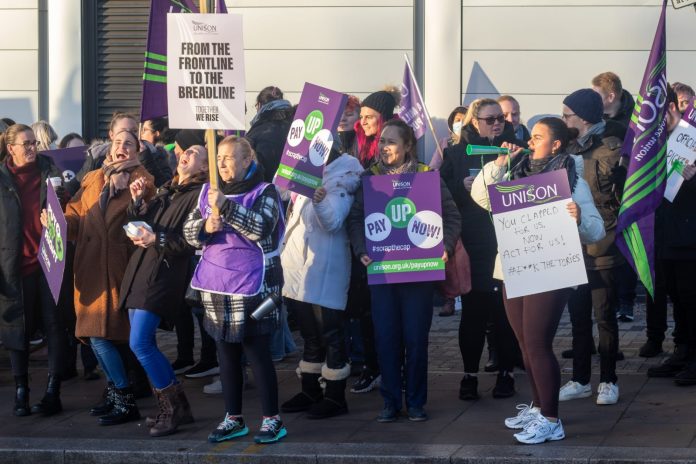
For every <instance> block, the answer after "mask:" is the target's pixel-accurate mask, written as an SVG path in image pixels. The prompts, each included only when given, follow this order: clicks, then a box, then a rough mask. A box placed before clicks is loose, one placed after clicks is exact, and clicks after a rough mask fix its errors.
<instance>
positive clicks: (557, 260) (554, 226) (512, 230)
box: [488, 169, 587, 298]
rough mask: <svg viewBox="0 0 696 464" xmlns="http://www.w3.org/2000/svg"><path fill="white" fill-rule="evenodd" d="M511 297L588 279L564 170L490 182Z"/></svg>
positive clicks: (544, 290) (499, 241)
mask: <svg viewBox="0 0 696 464" xmlns="http://www.w3.org/2000/svg"><path fill="white" fill-rule="evenodd" d="M488 194H489V197H490V201H491V211H492V213H493V224H494V226H495V236H496V238H497V239H498V253H499V254H500V260H501V263H502V268H503V276H504V282H505V291H506V293H507V296H508V298H516V297H520V296H525V295H533V294H535V293H542V292H548V291H551V290H557V289H560V288H567V287H573V286H575V285H581V284H585V283H587V271H586V270H585V261H584V259H583V256H582V246H581V244H580V236H579V234H578V227H577V224H576V223H575V221H574V220H573V218H572V217H570V214H568V211H567V209H566V205H568V203H570V202H571V201H572V199H571V194H570V187H569V185H568V174H567V173H566V171H565V169H561V170H558V171H553V172H549V173H545V174H538V175H535V176H530V177H526V178H524V179H519V180H514V181H510V182H501V183H499V184H494V185H489V186H488Z"/></svg>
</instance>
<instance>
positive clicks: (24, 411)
mask: <svg viewBox="0 0 696 464" xmlns="http://www.w3.org/2000/svg"><path fill="white" fill-rule="evenodd" d="M15 388H16V389H15V403H14V415H15V416H17V417H23V416H28V415H29V414H31V409H30V408H29V376H27V375H17V376H15Z"/></svg>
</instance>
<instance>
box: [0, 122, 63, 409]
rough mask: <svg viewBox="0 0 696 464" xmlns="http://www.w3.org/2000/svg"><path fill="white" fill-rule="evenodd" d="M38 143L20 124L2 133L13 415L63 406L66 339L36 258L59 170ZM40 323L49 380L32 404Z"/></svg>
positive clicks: (2, 277)
mask: <svg viewBox="0 0 696 464" xmlns="http://www.w3.org/2000/svg"><path fill="white" fill-rule="evenodd" d="M36 147H37V141H36V137H35V135H34V132H33V131H32V130H31V128H30V127H29V126H25V125H24V124H15V125H12V126H10V127H9V128H8V129H7V130H6V131H5V132H4V133H3V134H2V135H0V242H1V243H2V244H3V246H2V249H1V250H0V281H1V282H2V286H0V321H2V324H0V337H1V338H2V342H3V344H4V346H5V347H6V348H7V349H8V350H9V352H10V362H11V364H12V374H13V375H14V378H15V385H16V390H15V404H14V414H15V416H28V415H30V414H31V413H40V414H42V415H46V416H48V415H53V414H56V413H58V412H60V411H61V410H62V409H63V406H62V404H61V401H60V381H61V379H60V374H61V372H62V370H63V363H64V361H65V357H66V351H67V343H65V335H64V329H63V326H62V323H61V321H60V318H59V317H58V312H57V310H56V304H55V302H54V300H53V296H52V295H51V290H50V289H49V287H48V283H47V281H46V277H45V276H44V273H43V271H42V270H41V268H40V266H39V259H38V254H39V241H40V240H41V222H40V220H39V216H40V213H41V208H43V207H44V206H45V205H46V189H47V186H46V179H48V178H51V177H61V173H60V171H59V170H58V168H56V166H55V165H54V164H53V161H52V160H51V159H50V158H48V157H46V156H43V155H39V154H37V152H36ZM39 325H41V326H43V329H44V333H45V334H46V337H47V338H48V386H47V388H46V394H45V395H44V397H43V399H42V400H41V402H39V403H38V404H35V405H34V406H33V407H31V408H30V407H29V378H28V373H29V337H30V336H31V335H32V334H33V333H34V331H35V330H36V328H37V326H39Z"/></svg>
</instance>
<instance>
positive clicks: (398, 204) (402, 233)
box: [363, 172, 445, 285]
mask: <svg viewBox="0 0 696 464" xmlns="http://www.w3.org/2000/svg"><path fill="white" fill-rule="evenodd" d="M363 195H364V200H365V245H366V246H367V254H368V256H369V257H370V258H371V259H372V263H371V264H370V265H369V266H368V267H367V283H368V284H369V285H375V284H392V283H403V282H428V281H435V280H444V279H445V263H444V261H443V260H442V255H443V253H444V243H443V237H444V233H443V230H442V229H443V228H442V203H441V200H440V175H439V174H438V173H437V172H422V173H416V174H395V175H384V176H366V177H364V178H363Z"/></svg>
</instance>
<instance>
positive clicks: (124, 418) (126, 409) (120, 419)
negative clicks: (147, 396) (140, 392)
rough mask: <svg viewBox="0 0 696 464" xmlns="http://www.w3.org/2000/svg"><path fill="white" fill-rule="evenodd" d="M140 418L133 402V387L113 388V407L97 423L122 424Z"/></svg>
mask: <svg viewBox="0 0 696 464" xmlns="http://www.w3.org/2000/svg"><path fill="white" fill-rule="evenodd" d="M137 419H140V411H138V406H137V405H136V404H135V396H134V395H133V389H132V388H130V387H126V388H122V389H119V388H115V389H114V407H113V408H112V409H111V412H110V413H109V414H107V415H105V416H102V417H100V418H99V425H116V424H123V423H124V422H128V421H131V420H137Z"/></svg>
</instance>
